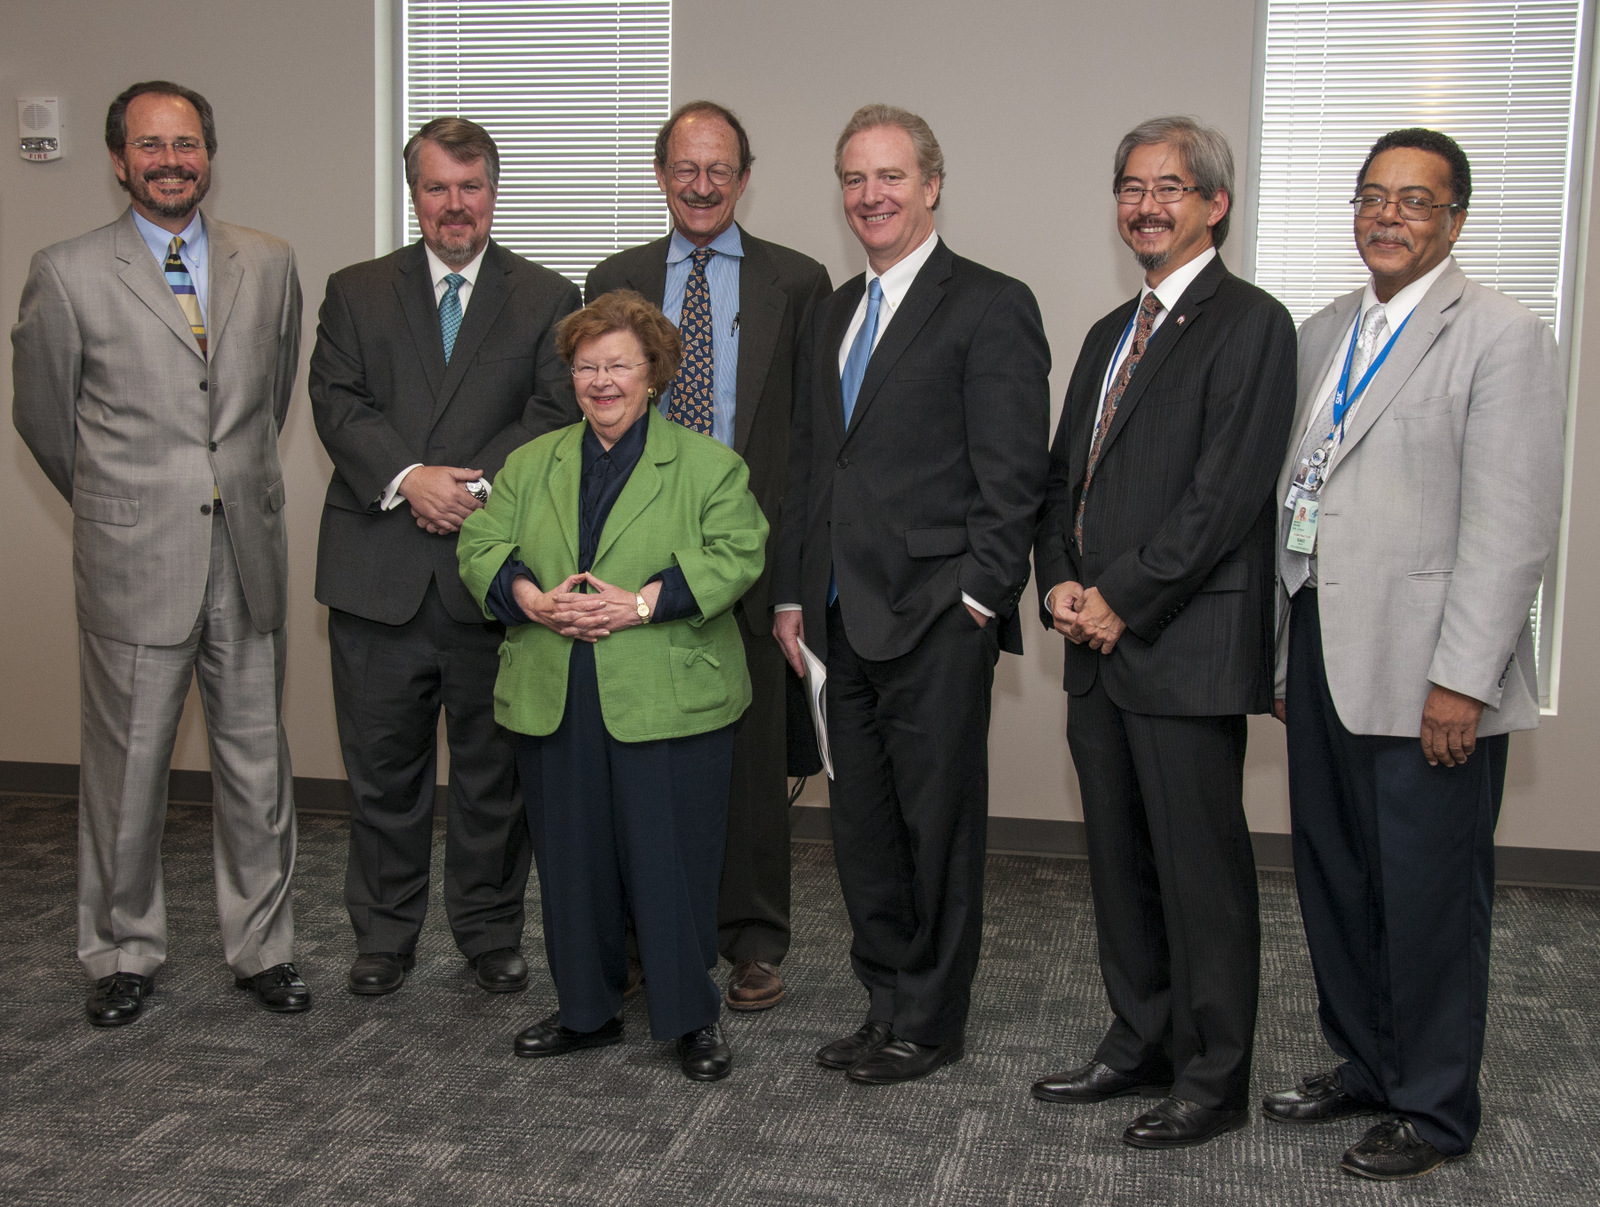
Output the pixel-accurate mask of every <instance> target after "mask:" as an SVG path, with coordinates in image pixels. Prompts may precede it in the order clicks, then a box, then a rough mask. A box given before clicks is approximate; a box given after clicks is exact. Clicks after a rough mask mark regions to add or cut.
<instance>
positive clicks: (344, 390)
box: [308, 241, 581, 624]
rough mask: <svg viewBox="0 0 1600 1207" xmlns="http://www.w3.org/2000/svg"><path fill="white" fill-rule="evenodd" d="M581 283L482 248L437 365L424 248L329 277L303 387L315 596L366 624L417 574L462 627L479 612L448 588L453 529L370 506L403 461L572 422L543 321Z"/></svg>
mask: <svg viewBox="0 0 1600 1207" xmlns="http://www.w3.org/2000/svg"><path fill="white" fill-rule="evenodd" d="M578 305H579V299H578V288H577V286H576V285H574V284H573V283H572V282H571V281H569V280H567V279H566V278H565V277H563V276H561V275H560V274H558V273H555V272H551V271H550V270H549V269H547V268H542V267H540V266H539V265H537V264H533V263H530V262H529V261H527V260H525V259H523V258H522V257H521V256H519V255H517V254H516V253H514V252H510V251H507V250H506V249H505V248H503V247H501V246H500V245H499V244H498V243H494V242H492V241H491V242H490V244H489V247H488V250H487V251H486V252H485V253H484V257H483V263H482V265H481V267H480V270H479V272H478V279H477V281H476V282H475V283H474V285H473V288H472V296H471V298H470V299H469V300H468V302H467V311H466V315H465V316H464V317H463V319H462V323H461V330H460V332H459V333H458V334H457V336H456V343H455V348H454V350H453V351H452V353H451V356H450V363H449V364H448V365H446V363H445V359H444V342H443V339H442V337H441V336H440V333H439V311H438V306H437V304H436V302H435V301H434V296H433V282H432V281H431V280H429V273H428V260H427V256H426V255H425V254H424V252H423V248H422V244H421V243H420V242H419V243H413V244H412V245H411V246H409V247H403V248H401V249H400V250H399V251H397V252H394V253H393V254H391V255H387V256H384V257H383V258H382V259H378V260H368V261H367V262H365V263H362V264H355V265H352V266H351V267H349V268H345V269H341V270H340V271H339V272H336V273H334V274H333V275H332V276H331V277H329V278H328V292H327V296H326V298H325V299H324V300H323V303H322V311H321V313H320V315H319V316H318V322H317V346H316V348H315V350H314V351H313V352H312V353H311V371H310V376H309V379H308V387H309V389H310V393H311V411H312V414H313V416H315V418H316V423H317V434H318V435H319V436H321V437H322V443H323V446H324V447H325V448H327V450H328V456H329V457H331V458H332V459H333V478H332V480H331V481H329V483H328V493H327V497H326V499H325V501H324V504H323V509H322V531H321V536H320V538H319V540H318V542H317V587H316V593H317V599H318V600H319V601H320V602H322V603H324V604H327V605H328V606H329V607H331V608H338V609H340V610H341V611H345V612H352V613H354V614H355V615H357V616H363V617H366V618H367V619H368V620H377V621H381V622H383V623H385V624H401V623H403V622H405V621H407V620H409V619H410V618H411V617H412V616H413V615H415V614H416V611H417V608H418V607H420V606H421V604H422V597H423V594H424V593H425V592H426V591H427V588H428V580H429V579H435V580H436V581H437V582H438V584H439V595H440V598H441V599H442V600H443V601H444V605H445V608H446V609H447V610H448V611H449V613H450V615H451V616H452V617H454V618H455V619H456V620H459V621H461V622H463V623H481V622H482V620H483V612H482V611H481V610H480V609H479V607H478V605H477V604H476V603H474V602H473V600H472V597H471V596H470V595H468V594H467V592H466V588H464V587H463V586H462V585H461V574H460V569H459V566H458V564H457V561H456V538H455V536H454V535H447V536H434V535H430V534H429V533H427V532H426V531H424V530H423V529H421V528H419V527H417V522H416V519H415V518H414V517H413V516H412V514H411V509H410V508H409V507H407V506H405V505H404V504H401V506H399V507H396V508H394V509H393V510H391V511H381V510H379V506H378V501H379V498H380V497H381V496H382V494H383V492H384V490H385V489H387V487H388V485H389V483H390V482H391V481H392V480H393V479H394V476H395V475H396V474H397V473H399V472H400V471H401V470H402V469H404V468H405V467H406V466H408V465H412V464H415V463H417V462H421V463H422V464H424V465H459V466H466V467H470V468H473V469H481V470H483V472H484V474H485V475H487V476H488V478H489V479H490V480H491V481H493V479H494V475H495V474H496V473H498V472H499V471H500V467H501V466H502V465H503V464H504V463H505V459H506V457H507V456H508V455H509V454H510V453H511V452H512V451H513V450H514V449H516V448H518V447H520V446H521V445H523V444H526V443H527V442H528V441H529V440H532V439H533V438H534V437H535V436H541V435H543V434H544V433H545V432H549V431H554V430H555V429H556V428H558V427H564V426H566V425H567V424H569V423H574V422H576V421H577V420H578V419H579V418H581V415H580V413H579V411H578V404H577V401H576V399H575V398H574V395H573V390H572V375H571V374H570V373H569V372H568V371H567V369H566V367H565V366H564V365H563V364H562V363H561V359H560V357H559V356H558V355H557V353H556V341H555V330H554V328H555V325H556V323H557V322H558V321H559V320H560V319H562V318H563V317H565V316H566V315H568V314H570V313H572V311H574V310H576V309H578Z"/></svg>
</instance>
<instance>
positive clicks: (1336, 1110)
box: [1261, 1072, 1383, 1123]
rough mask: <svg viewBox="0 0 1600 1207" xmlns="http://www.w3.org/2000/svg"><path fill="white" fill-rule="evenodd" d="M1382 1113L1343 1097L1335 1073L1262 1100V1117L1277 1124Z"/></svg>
mask: <svg viewBox="0 0 1600 1207" xmlns="http://www.w3.org/2000/svg"><path fill="white" fill-rule="evenodd" d="M1382 1109H1383V1108H1382V1107H1378V1106H1372V1105H1370V1104H1368V1103H1365V1102H1361V1101H1360V1100H1358V1099H1355V1098H1352V1097H1350V1095H1349V1094H1346V1093H1345V1092H1344V1088H1343V1087H1342V1086H1341V1085H1340V1084H1339V1074H1338V1073H1337V1072H1331V1073H1318V1074H1317V1075H1316V1076H1314V1077H1302V1078H1301V1079H1300V1080H1299V1081H1298V1082H1296V1083H1295V1087H1294V1089H1292V1090H1279V1091H1278V1092H1277V1093H1276V1094H1268V1095H1267V1096H1266V1097H1265V1098H1263V1099H1262V1100H1261V1113H1262V1114H1263V1115H1265V1116H1266V1117H1267V1118H1268V1119H1276V1120H1277V1121H1278V1122H1279V1123H1330V1122H1332V1121H1333V1120H1335V1119H1348V1118H1349V1117H1350V1116H1351V1115H1375V1114H1377V1113H1378V1112H1379V1111H1380V1110H1382Z"/></svg>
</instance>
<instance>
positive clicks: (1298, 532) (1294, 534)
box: [1284, 498, 1318, 554]
mask: <svg viewBox="0 0 1600 1207" xmlns="http://www.w3.org/2000/svg"><path fill="white" fill-rule="evenodd" d="M1317 507H1318V502H1317V500H1316V499H1307V498H1301V499H1299V500H1297V501H1296V502H1295V504H1294V514H1293V515H1292V516H1290V518H1289V539H1288V540H1286V541H1285V542H1284V547H1285V548H1287V549H1288V550H1289V552H1290V553H1306V554H1310V553H1315V552H1316V550H1317Z"/></svg>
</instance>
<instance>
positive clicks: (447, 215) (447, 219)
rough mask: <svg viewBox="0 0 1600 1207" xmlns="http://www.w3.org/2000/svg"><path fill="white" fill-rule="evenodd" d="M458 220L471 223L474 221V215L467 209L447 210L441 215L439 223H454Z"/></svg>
mask: <svg viewBox="0 0 1600 1207" xmlns="http://www.w3.org/2000/svg"><path fill="white" fill-rule="evenodd" d="M458 222H459V223H463V224H467V225H470V224H471V223H472V215H471V214H469V213H467V211H466V210H446V211H445V212H444V213H442V214H440V215H439V223H440V225H441V226H444V225H454V224H456V223H458Z"/></svg>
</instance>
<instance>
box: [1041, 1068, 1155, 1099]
mask: <svg viewBox="0 0 1600 1207" xmlns="http://www.w3.org/2000/svg"><path fill="white" fill-rule="evenodd" d="M1171 1088H1172V1084H1171V1082H1170V1081H1167V1082H1153V1081H1150V1080H1148V1079H1146V1078H1144V1077H1140V1076H1138V1075H1137V1074H1134V1073H1119V1072H1117V1071H1116V1070H1115V1069H1113V1068H1112V1067H1111V1066H1110V1065H1106V1064H1101V1063H1100V1062H1099V1061H1098V1060H1091V1061H1090V1062H1089V1063H1088V1064H1086V1065H1079V1066H1078V1067H1077V1068H1076V1069H1068V1070H1067V1071H1066V1072H1065V1073H1052V1074H1051V1075H1050V1076H1048V1077H1041V1078H1040V1079H1039V1080H1038V1081H1036V1082H1034V1083H1033V1091H1032V1092H1033V1096H1034V1097H1035V1098H1037V1099H1038V1100H1039V1101H1040V1102H1073V1103H1082V1102H1106V1101H1108V1100H1109V1099H1112V1098H1123V1097H1126V1096H1127V1095H1129V1094H1142V1095H1144V1096H1145V1097H1146V1098H1154V1097H1164V1096H1165V1095H1166V1092H1167V1091H1168V1090H1169V1089H1171Z"/></svg>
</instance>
